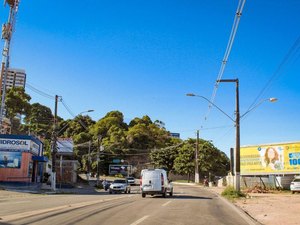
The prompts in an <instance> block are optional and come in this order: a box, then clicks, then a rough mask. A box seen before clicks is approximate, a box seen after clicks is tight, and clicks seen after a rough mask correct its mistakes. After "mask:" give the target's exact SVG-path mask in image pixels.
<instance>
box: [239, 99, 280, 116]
mask: <svg viewBox="0 0 300 225" xmlns="http://www.w3.org/2000/svg"><path fill="white" fill-rule="evenodd" d="M277 100H278V99H277V98H266V99H263V100H261V101H260V102H259V103H257V104H256V105H255V106H253V107H252V108H250V109H248V110H247V111H246V112H245V113H244V114H243V115H241V118H242V117H244V116H245V115H247V114H248V113H249V112H251V111H252V110H254V109H256V108H257V107H258V106H260V105H261V104H263V103H264V102H266V101H269V102H277Z"/></svg>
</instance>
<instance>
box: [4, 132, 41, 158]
mask: <svg viewBox="0 0 300 225" xmlns="http://www.w3.org/2000/svg"><path fill="white" fill-rule="evenodd" d="M11 136H14V137H18V138H0V149H2V150H13V151H16V150H20V151H28V152H31V153H32V154H34V155H39V153H40V148H41V145H40V144H38V142H37V143H36V142H35V141H34V140H31V139H30V137H29V136H27V137H26V138H27V139H25V138H23V136H17V135H11Z"/></svg>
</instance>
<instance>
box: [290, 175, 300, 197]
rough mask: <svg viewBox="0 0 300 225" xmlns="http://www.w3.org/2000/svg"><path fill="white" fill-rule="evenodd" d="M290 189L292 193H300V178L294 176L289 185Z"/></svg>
mask: <svg viewBox="0 0 300 225" xmlns="http://www.w3.org/2000/svg"><path fill="white" fill-rule="evenodd" d="M290 189H291V191H292V193H293V194H294V193H295V192H300V176H295V178H294V179H293V181H292V182H291V184H290Z"/></svg>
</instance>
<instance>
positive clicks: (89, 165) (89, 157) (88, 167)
mask: <svg viewBox="0 0 300 225" xmlns="http://www.w3.org/2000/svg"><path fill="white" fill-rule="evenodd" d="M91 145H92V142H91V141H89V153H88V164H87V181H88V182H89V181H90V173H91Z"/></svg>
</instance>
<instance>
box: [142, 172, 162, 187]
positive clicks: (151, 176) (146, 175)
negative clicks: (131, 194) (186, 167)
mask: <svg viewBox="0 0 300 225" xmlns="http://www.w3.org/2000/svg"><path fill="white" fill-rule="evenodd" d="M142 185H143V190H144V191H161V188H162V187H161V173H160V171H155V170H148V171H144V172H143V175H142Z"/></svg>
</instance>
